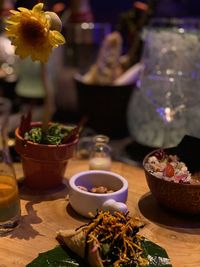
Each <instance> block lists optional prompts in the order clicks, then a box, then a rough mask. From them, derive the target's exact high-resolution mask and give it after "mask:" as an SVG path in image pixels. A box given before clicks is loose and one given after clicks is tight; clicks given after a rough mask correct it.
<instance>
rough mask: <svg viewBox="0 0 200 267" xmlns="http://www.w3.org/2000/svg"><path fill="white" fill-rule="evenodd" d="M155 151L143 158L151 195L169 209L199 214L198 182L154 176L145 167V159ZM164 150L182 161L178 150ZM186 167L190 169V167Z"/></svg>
mask: <svg viewBox="0 0 200 267" xmlns="http://www.w3.org/2000/svg"><path fill="white" fill-rule="evenodd" d="M156 151H158V150H154V151H152V152H151V153H149V154H148V155H147V156H146V157H145V158H144V160H143V168H144V172H145V176H146V181H147V184H148V186H149V189H150V191H151V193H152V195H153V196H154V197H155V199H156V200H157V202H158V203H159V204H160V205H161V206H163V207H165V208H167V209H169V210H171V211H174V212H177V213H182V214H187V215H199V214H200V184H198V185H196V184H184V183H174V182H169V181H166V180H163V179H160V178H158V177H156V176H155V175H153V174H152V173H150V172H149V171H148V170H147V169H146V168H145V163H146V162H147V159H148V158H149V157H150V156H153V155H154V154H155V152H156ZM164 151H165V153H166V154H171V155H175V154H176V155H177V156H178V157H179V158H180V160H181V161H183V162H184V160H182V159H181V157H180V156H179V155H178V151H176V149H175V148H173V149H165V150H164ZM176 152H177V153H176ZM186 166H187V164H186ZM188 169H189V171H190V168H188Z"/></svg>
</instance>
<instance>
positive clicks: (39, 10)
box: [32, 3, 44, 13]
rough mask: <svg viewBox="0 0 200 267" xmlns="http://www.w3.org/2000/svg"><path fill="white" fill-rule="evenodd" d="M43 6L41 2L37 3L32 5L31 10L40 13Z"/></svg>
mask: <svg viewBox="0 0 200 267" xmlns="http://www.w3.org/2000/svg"><path fill="white" fill-rule="evenodd" d="M43 7H44V4H43V3H39V4H37V5H35V6H34V7H33V9H32V11H33V12H34V13H35V12H36V13H40V12H42V10H43Z"/></svg>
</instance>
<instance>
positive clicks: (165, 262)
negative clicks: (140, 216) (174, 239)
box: [26, 239, 172, 267]
mask: <svg viewBox="0 0 200 267" xmlns="http://www.w3.org/2000/svg"><path fill="white" fill-rule="evenodd" d="M143 248H144V253H145V255H146V256H147V258H148V260H149V265H148V266H147V267H172V265H171V263H170V259H169V257H168V255H167V252H166V251H165V249H163V248H162V247H160V246H158V245H157V244H155V243H153V242H151V241H149V240H147V239H144V241H143ZM26 267H88V266H87V264H86V263H85V262H84V261H83V260H82V259H80V258H79V257H78V256H77V255H75V254H74V253H73V252H71V251H70V250H69V249H67V248H65V247H62V246H57V247H55V248H54V249H52V250H49V251H47V252H44V253H40V254H39V256H38V257H37V258H36V259H35V260H33V261H32V262H31V263H29V264H28V265H27V266H26ZM133 267H134V266H133ZM135 267H136V266H135Z"/></svg>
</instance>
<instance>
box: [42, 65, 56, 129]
mask: <svg viewBox="0 0 200 267" xmlns="http://www.w3.org/2000/svg"><path fill="white" fill-rule="evenodd" d="M46 67H47V66H46V65H45V64H44V63H41V76H42V82H43V87H44V93H45V96H44V114H43V120H42V132H43V133H45V132H46V131H47V128H48V123H49V121H50V119H51V116H52V108H53V106H52V104H53V94H52V90H51V84H50V82H49V79H48V73H47V69H46Z"/></svg>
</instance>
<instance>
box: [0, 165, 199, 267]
mask: <svg viewBox="0 0 200 267" xmlns="http://www.w3.org/2000/svg"><path fill="white" fill-rule="evenodd" d="M16 169H17V173H18V177H20V176H21V175H22V170H21V166H20V165H16ZM87 169H88V164H87V161H79V160H71V161H70V162H69V165H68V168H67V171H66V179H68V178H69V177H71V176H72V175H73V174H74V173H77V172H79V171H83V170H87ZM112 171H115V172H117V173H119V174H121V175H123V176H124V177H125V178H126V179H127V180H128V182H129V196H128V202H127V204H128V208H129V210H130V214H131V215H135V214H137V215H138V214H139V215H140V216H141V217H142V219H143V220H144V221H145V222H146V226H145V227H144V229H143V230H142V234H143V235H144V236H146V237H147V238H149V239H151V240H152V241H154V242H156V243H157V244H159V245H160V246H162V247H164V248H165V249H166V250H167V252H168V254H169V257H170V258H171V261H172V264H173V267H200V220H199V218H187V217H185V218H183V217H180V216H175V215H173V214H170V213H167V212H166V211H164V210H162V209H161V208H159V207H158V206H157V204H156V202H155V200H154V199H153V198H152V196H151V194H150V193H149V190H148V187H147V184H146V180H145V176H144V173H143V170H142V169H141V168H140V167H135V166H130V165H127V164H124V163H120V162H113V165H112ZM66 182H67V181H66ZM20 195H21V207H22V222H21V225H20V227H18V228H17V229H15V230H14V231H12V232H11V233H10V234H9V235H7V236H5V237H0V267H25V266H26V264H28V263H29V262H30V261H32V260H33V259H34V258H35V257H37V255H38V253H40V252H44V251H46V250H49V249H52V248H54V247H55V246H56V245H57V244H58V243H57V241H56V239H55V236H56V231H58V230H60V229H69V228H75V227H78V226H80V225H81V224H83V223H85V219H83V218H81V217H80V216H78V215H77V214H76V213H75V212H74V211H73V210H72V209H71V208H70V205H69V203H68V200H67V187H64V186H63V188H61V189H59V190H57V191H53V192H49V193H47V194H44V193H43V194H39V193H36V192H35V193H33V192H31V191H28V190H27V189H26V188H24V187H23V184H22V185H21V186H20Z"/></svg>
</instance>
